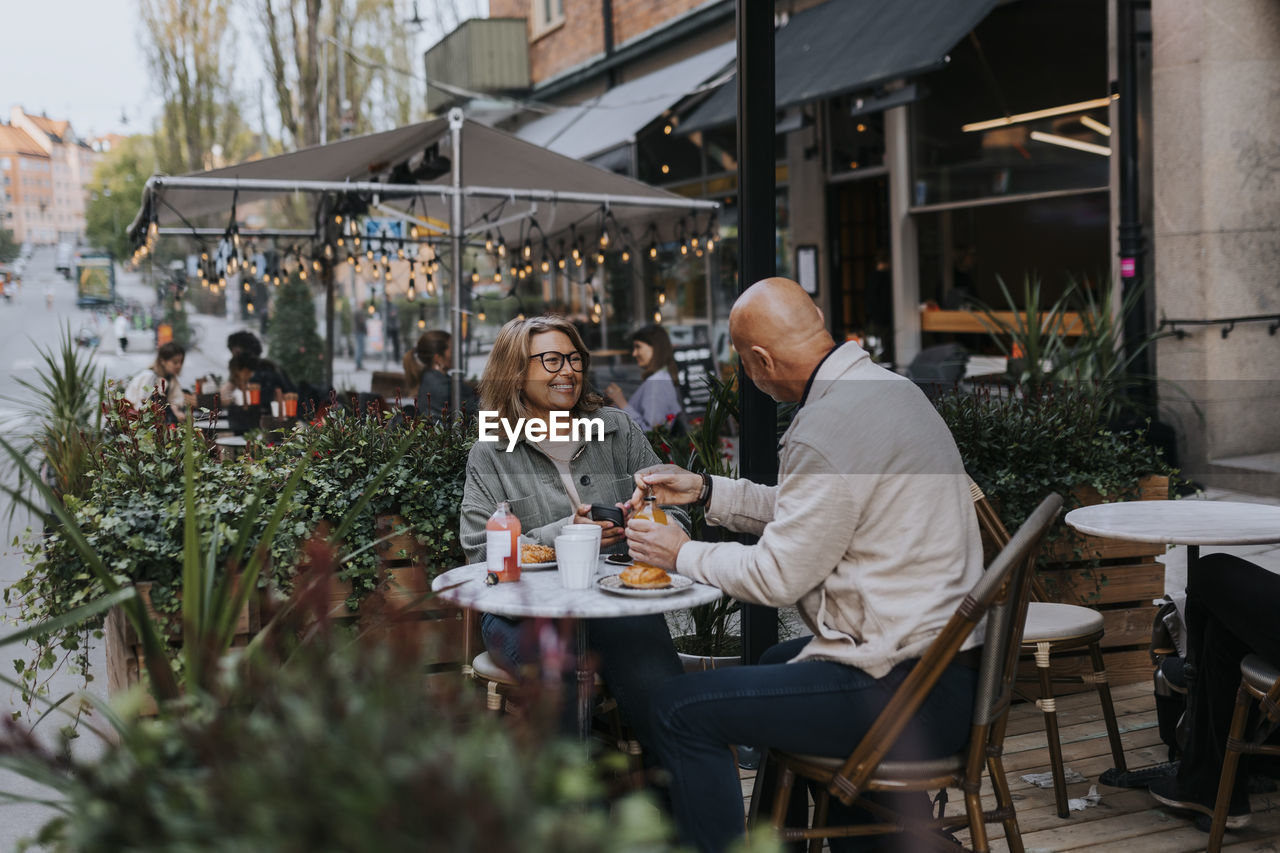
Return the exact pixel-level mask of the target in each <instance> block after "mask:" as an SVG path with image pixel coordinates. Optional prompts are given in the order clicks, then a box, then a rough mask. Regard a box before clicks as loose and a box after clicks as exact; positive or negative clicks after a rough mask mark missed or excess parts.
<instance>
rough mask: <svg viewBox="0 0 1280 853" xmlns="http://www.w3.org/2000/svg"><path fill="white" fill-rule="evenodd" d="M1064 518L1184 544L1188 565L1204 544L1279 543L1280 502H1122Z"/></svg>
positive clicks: (1089, 529) (1083, 527)
mask: <svg viewBox="0 0 1280 853" xmlns="http://www.w3.org/2000/svg"><path fill="white" fill-rule="evenodd" d="M1065 520H1066V522H1067V524H1069V525H1070V526H1071V527H1074V528H1075V529H1076V530H1079V531H1080V532H1081V533H1087V534H1089V535H1091V536H1102V537H1105V538H1108V539H1127V540H1129V541H1130V542H1153V543H1157V544H1164V545H1186V546H1187V565H1188V567H1190V566H1192V565H1194V564H1195V561H1196V560H1198V559H1200V546H1201V545H1265V544H1270V543H1274V542H1280V507H1277V506H1270V505H1268V504H1250V503H1241V502H1239V501H1205V500H1181V501H1118V502H1116V503H1109V504H1095V505H1093V506H1082V507H1080V508H1079V509H1073V510H1071V512H1069V513H1067V515H1066V519H1065Z"/></svg>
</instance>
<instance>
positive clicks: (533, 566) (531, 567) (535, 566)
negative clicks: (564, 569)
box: [520, 560, 556, 572]
mask: <svg viewBox="0 0 1280 853" xmlns="http://www.w3.org/2000/svg"><path fill="white" fill-rule="evenodd" d="M555 567H556V561H555V560H551V561H550V562H546V563H521V564H520V570H521V571H524V572H540V571H542V570H543V569H554V568H555Z"/></svg>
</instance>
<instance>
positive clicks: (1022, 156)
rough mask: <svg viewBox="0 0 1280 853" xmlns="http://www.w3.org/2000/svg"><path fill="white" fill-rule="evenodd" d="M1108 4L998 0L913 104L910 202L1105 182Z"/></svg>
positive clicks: (1078, 187) (1079, 0)
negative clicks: (1006, 0)
mask: <svg viewBox="0 0 1280 853" xmlns="http://www.w3.org/2000/svg"><path fill="white" fill-rule="evenodd" d="M1106 10H1107V4H1106V2H1105V0H1076V2H1070V3H1068V2H1062V0H1018V2H1013V3H1008V4H1005V5H1002V6H1001V7H999V8H998V9H996V10H994V11H993V12H992V13H991V14H990V15H989V16H988V17H987V18H986V19H985V20H984V21H983V22H982V23H981V24H979V25H978V26H977V27H976V28H975V29H974V31H973V33H972V34H971V35H970V37H969V38H966V39H965V40H963V41H961V42H960V43H959V44H958V45H956V47H955V48H954V49H953V50H952V51H951V54H950V60H951V61H950V62H949V63H948V64H947V66H946V67H945V68H944V69H942V70H940V71H937V72H934V73H932V74H928V75H925V76H924V77H923V78H922V79H921V80H920V85H921V87H922V89H923V91H924V92H925V95H924V97H922V98H921V99H920V100H918V101H917V102H916V103H915V104H913V105H912V107H911V109H912V161H913V173H912V177H913V187H912V203H913V205H914V206H916V207H922V206H929V205H934V204H948V203H955V202H962V201H966V200H978V199H988V198H992V197H1000V196H1009V195H1025V194H1035V193H1044V192H1060V191H1063V190H1088V189H1094V188H1098V187H1104V186H1106V185H1107V184H1108V181H1109V174H1110V170H1109V154H1110V148H1111V128H1110V127H1109V124H1110V120H1109V117H1108V106H1109V105H1110V101H1111V99H1110V97H1109V94H1108V77H1107V22H1106Z"/></svg>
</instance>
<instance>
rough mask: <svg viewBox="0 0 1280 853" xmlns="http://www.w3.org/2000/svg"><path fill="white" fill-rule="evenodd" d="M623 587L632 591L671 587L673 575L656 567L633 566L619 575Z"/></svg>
mask: <svg viewBox="0 0 1280 853" xmlns="http://www.w3.org/2000/svg"><path fill="white" fill-rule="evenodd" d="M619 578H620V579H621V580H622V585H623V586H628V587H631V588H632V589H661V588H663V587H665V586H671V575H669V574H667V573H666V572H664V571H663V570H662V569H659V568H657V567H656V566H632V567H631V568H629V569H623V570H622V572H621V573H620V574H619Z"/></svg>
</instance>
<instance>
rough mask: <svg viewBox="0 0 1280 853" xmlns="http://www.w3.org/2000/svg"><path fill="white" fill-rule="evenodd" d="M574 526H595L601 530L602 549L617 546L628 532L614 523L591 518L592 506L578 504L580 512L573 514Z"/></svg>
mask: <svg viewBox="0 0 1280 853" xmlns="http://www.w3.org/2000/svg"><path fill="white" fill-rule="evenodd" d="M573 523H574V524H594V525H596V526H597V527H599V528H600V547H601V548H602V549H603V548H608V547H610V546H611V545H617V544H618V543H619V542H621V541H622V540H623V539H625V538H626V536H627V532H626V530H625V529H624V528H621V527H619V526H618V525H616V524H614V523H613V522H612V521H596V520H594V519H593V518H592V517H591V504H578V510H577V512H575V513H574V514H573Z"/></svg>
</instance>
